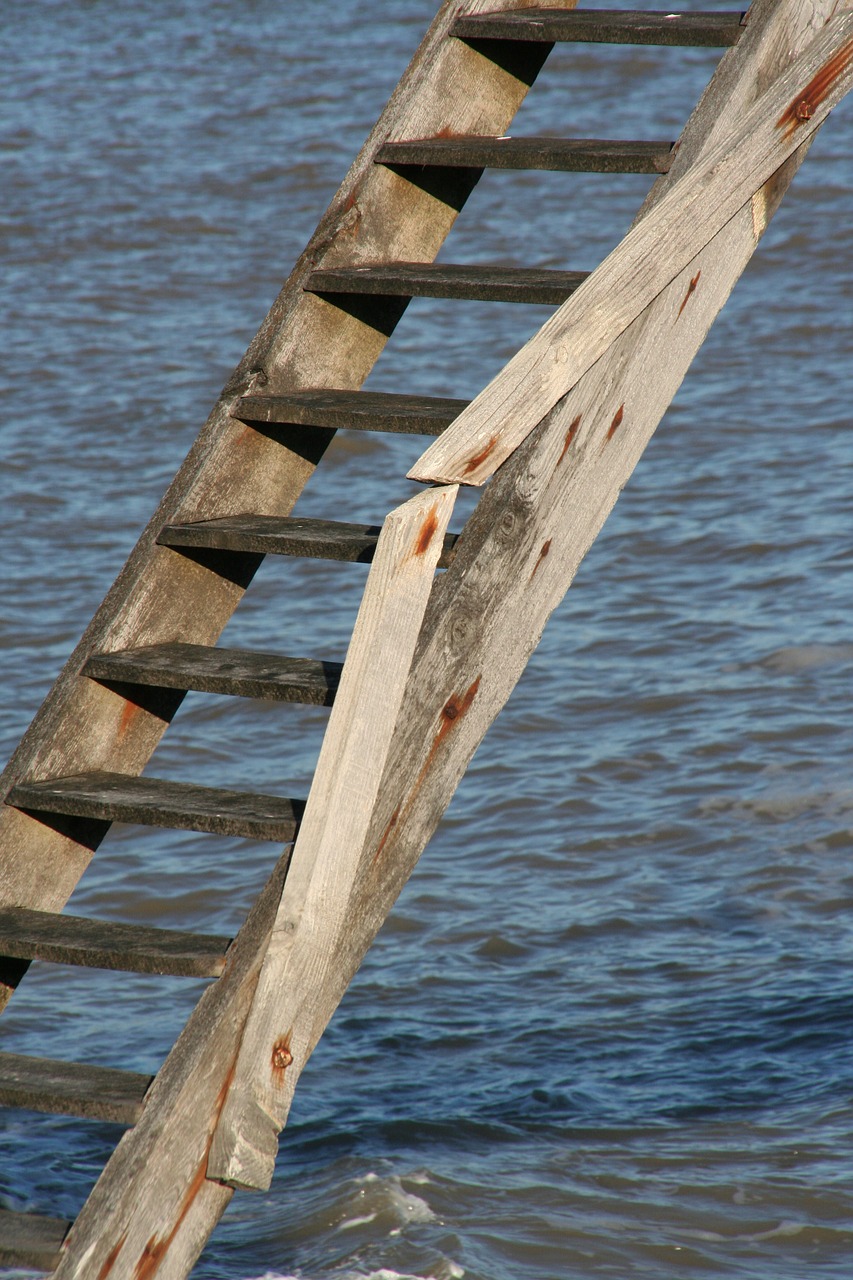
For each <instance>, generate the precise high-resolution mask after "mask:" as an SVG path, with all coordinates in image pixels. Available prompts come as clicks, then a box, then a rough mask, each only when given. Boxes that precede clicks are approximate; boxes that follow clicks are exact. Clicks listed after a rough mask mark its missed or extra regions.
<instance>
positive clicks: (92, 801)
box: [6, 772, 304, 843]
mask: <svg viewBox="0 0 853 1280" xmlns="http://www.w3.org/2000/svg"><path fill="white" fill-rule="evenodd" d="M6 803H7V804H8V805H11V806H13V807H14V808H16V809H26V810H27V811H28V812H32V813H36V814H40V813H60V814H64V815H68V816H71V817H78V818H100V819H104V820H106V821H107V822H138V823H141V824H143V825H144V826H153V827H174V828H177V829H179V830H182V831H207V832H211V833H213V834H216V835H225V836H243V837H245V838H246V839H252V840H281V841H284V842H285V843H287V842H288V841H290V840H293V839H294V837H295V835H296V828H297V825H298V819H299V817H301V814H302V809H303V807H304V806H303V803H302V802H301V801H297V800H285V799H281V798H279V797H278V796H266V795H253V794H251V793H249V792H245V791H227V790H224V789H222V788H217V787H199V786H196V785H194V784H193V783H188V782H167V781H165V780H164V779H162V778H135V777H132V776H130V775H128V774H124V773H102V772H92V773H78V774H74V775H72V776H71V777H67V778H51V779H49V780H48V781H45V782H20V783H18V785H17V786H15V787H13V788H12V790H11V791H10V792H9V796H8V799H7V800H6Z"/></svg>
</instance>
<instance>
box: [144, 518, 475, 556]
mask: <svg viewBox="0 0 853 1280" xmlns="http://www.w3.org/2000/svg"><path fill="white" fill-rule="evenodd" d="M380 528H381V526H380V525H378V524H353V523H350V522H347V521H343V520H300V519H298V518H296V517H293V516H284V517H281V518H279V519H276V517H275V516H250V515H245V516H227V517H225V518H224V519H222V520H205V521H201V522H199V523H198V524H183V525H167V526H166V528H165V529H163V530H161V533H160V538H161V540H162V541H163V542H164V543H165V545H166V546H169V547H187V548H190V547H199V548H212V549H215V550H224V551H234V552H245V551H250V552H259V553H260V554H262V555H280V556H307V557H309V558H311V559H315V560H346V561H361V562H362V563H365V564H366V563H369V561H371V560H372V559H373V553H374V551H375V550H376V543H377V540H378V538H379V531H380ZM458 536H459V535H458V534H455V533H448V534H445V537H444V548H443V550H442V553H441V556H440V557H439V561H438V564H439V568H446V566H447V565H448V564H450V562H451V560H452V559H453V548H454V546H455V545H456V540H457V538H458Z"/></svg>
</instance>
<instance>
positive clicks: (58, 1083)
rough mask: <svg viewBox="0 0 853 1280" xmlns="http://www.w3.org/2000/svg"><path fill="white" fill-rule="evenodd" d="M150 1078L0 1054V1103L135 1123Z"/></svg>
mask: <svg viewBox="0 0 853 1280" xmlns="http://www.w3.org/2000/svg"><path fill="white" fill-rule="evenodd" d="M152 1079H153V1076H146V1075H140V1074H139V1072H137V1071H119V1070H117V1069H116V1068H114V1067H92V1066H87V1065H86V1064H84V1063H81V1062H60V1061H57V1060H55V1059H52V1058H30V1057H27V1056H25V1055H24V1054H20V1053H0V1106H3V1107H20V1108H21V1109H23V1110H26V1111H49V1112H52V1113H53V1114H55V1115H67V1116H84V1117H85V1118H86V1119H89V1120H106V1121H109V1122H111V1123H113V1124H124V1125H131V1124H136V1121H137V1120H138V1119H139V1117H140V1115H141V1114H142V1104H143V1101H144V1099H145V1094H146V1093H147V1092H148V1089H149V1087H150V1085H151V1081H152Z"/></svg>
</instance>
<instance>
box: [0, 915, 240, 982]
mask: <svg viewBox="0 0 853 1280" xmlns="http://www.w3.org/2000/svg"><path fill="white" fill-rule="evenodd" d="M230 944H231V939H230V938H224V937H220V936H219V935H215V934H210V933H187V932H184V931H182V930H179V929H154V928H150V927H149V926H148V925H139V924H121V923H119V922H117V921H115V920H92V919H89V918H88V917H86V916H66V915H58V914H57V913H56V912H54V911H31V910H28V909H27V908H26V907H4V908H0V955H6V956H14V957H15V958H17V959H19V960H44V961H48V962H50V963H53V964H74V965H83V966H85V967H87V968H90V969H117V970H121V971H124V972H128V973H160V974H170V975H171V976H173V977H187V978H190V977H192V978H218V977H219V975H220V973H221V972H222V970H223V968H224V967H225V956H226V952H227V951H228V947H229V946H230Z"/></svg>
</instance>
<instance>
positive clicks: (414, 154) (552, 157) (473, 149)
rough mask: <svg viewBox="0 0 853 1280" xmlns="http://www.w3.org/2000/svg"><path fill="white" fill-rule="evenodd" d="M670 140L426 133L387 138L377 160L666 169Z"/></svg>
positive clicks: (387, 162)
mask: <svg viewBox="0 0 853 1280" xmlns="http://www.w3.org/2000/svg"><path fill="white" fill-rule="evenodd" d="M672 148H673V143H671V142H629V141H623V140H621V139H616V140H610V139H607V140H596V139H592V138H589V139H587V138H481V137H477V136H475V135H472V134H469V135H466V136H460V137H454V138H423V139H420V140H413V141H404V142H386V143H385V145H384V146H383V147H380V148H379V150H378V152H377V153H376V162H377V163H378V164H385V165H390V166H394V167H398V168H407V167H411V166H418V167H421V166H425V165H436V166H442V165H444V166H449V167H451V168H460V169H551V170H556V171H560V172H575V173H666V172H667V170H668V169H669V166H670V164H671V163H672Z"/></svg>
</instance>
